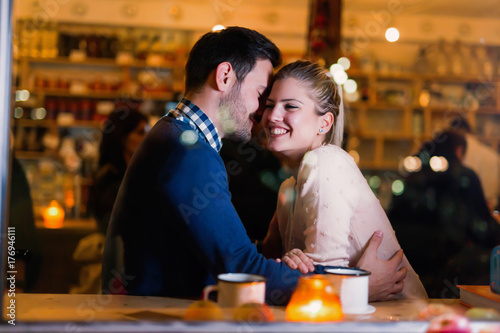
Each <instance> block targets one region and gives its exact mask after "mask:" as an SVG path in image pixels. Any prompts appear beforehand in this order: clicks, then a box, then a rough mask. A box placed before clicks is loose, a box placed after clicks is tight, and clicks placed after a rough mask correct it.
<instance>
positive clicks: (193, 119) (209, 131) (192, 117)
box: [167, 98, 222, 152]
mask: <svg viewBox="0 0 500 333" xmlns="http://www.w3.org/2000/svg"><path fill="white" fill-rule="evenodd" d="M167 116H169V117H172V118H175V119H177V120H179V121H182V122H183V123H186V124H189V125H190V126H191V127H192V128H193V129H194V130H195V131H196V132H198V134H199V135H200V136H201V137H202V138H204V139H205V141H206V142H207V143H208V144H209V145H210V146H212V148H213V149H215V151H217V152H219V151H220V149H221V148H222V140H221V138H220V136H219V132H217V128H216V127H215V126H214V124H213V123H212V121H211V120H210V118H208V116H207V115H206V114H205V113H203V111H201V109H200V108H199V107H197V106H196V105H195V104H193V103H192V102H191V101H190V100H188V99H186V98H183V99H182V100H181V101H180V102H179V104H177V106H176V107H175V110H170V111H169V113H168V114H167Z"/></svg>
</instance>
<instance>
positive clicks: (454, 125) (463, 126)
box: [450, 115, 472, 133]
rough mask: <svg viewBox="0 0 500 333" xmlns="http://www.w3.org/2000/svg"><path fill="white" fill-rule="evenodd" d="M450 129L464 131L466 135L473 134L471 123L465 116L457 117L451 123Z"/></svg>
mask: <svg viewBox="0 0 500 333" xmlns="http://www.w3.org/2000/svg"><path fill="white" fill-rule="evenodd" d="M450 128H451V129H452V130H455V131H456V130H462V131H465V132H466V133H472V130H471V128H470V125H469V122H468V121H467V119H465V118H464V117H463V116H461V115H458V116H455V117H454V118H453V119H452V120H451V122H450Z"/></svg>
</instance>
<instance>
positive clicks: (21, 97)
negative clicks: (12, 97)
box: [16, 90, 30, 102]
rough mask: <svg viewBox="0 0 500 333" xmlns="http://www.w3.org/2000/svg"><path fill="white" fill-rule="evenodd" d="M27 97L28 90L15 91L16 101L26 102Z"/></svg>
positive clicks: (28, 95) (28, 94) (28, 96)
mask: <svg viewBox="0 0 500 333" xmlns="http://www.w3.org/2000/svg"><path fill="white" fill-rule="evenodd" d="M29 98H30V92H29V91H28V90H17V91H16V102H26V101H27V100H28V99H29Z"/></svg>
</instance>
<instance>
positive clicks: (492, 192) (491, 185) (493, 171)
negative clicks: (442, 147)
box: [450, 116, 500, 211]
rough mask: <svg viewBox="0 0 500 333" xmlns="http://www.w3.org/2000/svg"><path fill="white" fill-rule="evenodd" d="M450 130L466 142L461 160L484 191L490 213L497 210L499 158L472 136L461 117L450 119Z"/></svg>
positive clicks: (499, 175)
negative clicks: (474, 174)
mask: <svg viewBox="0 0 500 333" xmlns="http://www.w3.org/2000/svg"><path fill="white" fill-rule="evenodd" d="M450 128H451V129H453V130H458V131H460V132H461V133H462V134H463V135H464V136H465V139H466V140H467V150H466V152H465V156H464V159H463V163H464V165H465V166H466V167H468V168H471V169H472V170H474V171H475V172H476V173H477V175H478V177H479V179H480V180H481V186H482V187H483V190H484V195H485V197H486V201H487V202H488V206H489V208H490V210H491V211H493V210H495V209H498V208H499V206H498V199H499V198H500V156H499V155H498V153H497V152H496V151H495V150H494V149H492V148H491V147H489V146H487V145H485V144H484V143H482V142H481V141H479V140H478V138H477V137H476V136H475V135H474V134H473V132H472V129H471V127H470V125H469V123H468V122H467V120H466V119H465V118H464V117H462V116H457V117H455V118H453V119H452V121H451V123H450Z"/></svg>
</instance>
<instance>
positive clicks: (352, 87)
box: [344, 79, 358, 94]
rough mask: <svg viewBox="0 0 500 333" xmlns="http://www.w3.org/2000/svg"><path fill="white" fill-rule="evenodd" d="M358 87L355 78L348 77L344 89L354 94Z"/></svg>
mask: <svg viewBox="0 0 500 333" xmlns="http://www.w3.org/2000/svg"><path fill="white" fill-rule="evenodd" d="M357 89H358V84H357V83H356V81H354V80H353V79H348V80H347V81H346V82H345V83H344V90H345V92H346V93H349V94H352V93H354V92H355V91H356V90H357Z"/></svg>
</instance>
